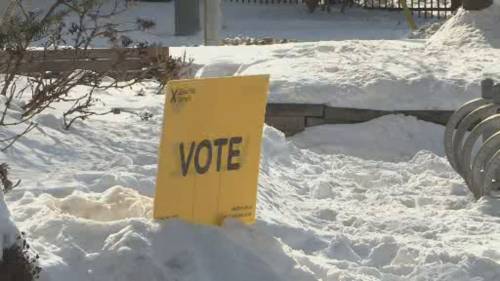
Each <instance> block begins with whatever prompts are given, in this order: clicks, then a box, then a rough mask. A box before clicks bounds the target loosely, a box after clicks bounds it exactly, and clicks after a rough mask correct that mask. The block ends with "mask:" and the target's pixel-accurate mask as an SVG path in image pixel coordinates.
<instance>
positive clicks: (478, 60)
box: [172, 40, 500, 110]
mask: <svg viewBox="0 0 500 281" xmlns="http://www.w3.org/2000/svg"><path fill="white" fill-rule="evenodd" d="M426 46H427V44H426V42H425V41H423V40H407V41H398V40H385V41H381V40H365V41H362V40H355V41H329V42H314V43H291V44H282V45H274V46H237V47H235V46H224V47H202V48H172V53H173V54H174V55H183V54H184V52H186V54H187V56H189V57H192V58H193V59H194V61H195V62H196V64H199V65H202V67H201V69H200V70H199V71H198V73H197V76H198V77H215V76H244V75H255V74H269V75H270V77H271V81H270V88H269V102H271V103H318V104H328V105H331V106H338V107H352V108H367V109H382V110H403V109H408V110H424V109H425V110H434V109H446V110H455V109H457V108H458V107H460V106H461V105H462V104H463V103H465V102H467V101H469V100H471V99H474V98H476V97H478V96H479V95H480V92H481V89H480V81H481V80H482V79H484V78H485V77H490V78H493V79H499V80H500V69H499V68H498V61H499V60H500V49H495V48H490V47H487V48H478V49H475V50H474V52H465V51H463V50H462V49H460V48H453V49H450V50H447V51H446V52H443V51H442V50H441V49H437V48H427V47H426ZM423 57H425V59H422V58H423ZM486 69H488V73H485V72H486Z"/></svg>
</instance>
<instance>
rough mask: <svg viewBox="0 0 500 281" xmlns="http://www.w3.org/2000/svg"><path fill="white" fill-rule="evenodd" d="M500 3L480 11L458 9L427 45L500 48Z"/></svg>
mask: <svg viewBox="0 0 500 281" xmlns="http://www.w3.org/2000/svg"><path fill="white" fill-rule="evenodd" d="M499 26H500V3H498V1H496V2H495V4H494V5H493V6H491V7H489V8H487V9H485V10H482V11H466V10H464V9H460V10H458V12H457V14H456V15H455V16H453V17H452V18H451V19H449V20H448V21H447V22H446V23H445V24H444V25H443V26H442V27H441V29H439V30H438V32H436V34H434V35H433V36H432V37H431V38H430V39H429V42H428V46H429V47H431V48H432V47H453V48H464V47H466V48H471V47H473V48H477V47H485V46H486V47H488V46H490V47H493V48H500V28H499Z"/></svg>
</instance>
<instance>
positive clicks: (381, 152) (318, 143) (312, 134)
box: [292, 115, 444, 161]
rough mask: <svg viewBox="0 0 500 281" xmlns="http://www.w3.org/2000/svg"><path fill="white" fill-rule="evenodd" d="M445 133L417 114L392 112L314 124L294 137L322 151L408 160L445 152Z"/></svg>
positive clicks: (305, 144)
mask: <svg viewBox="0 0 500 281" xmlns="http://www.w3.org/2000/svg"><path fill="white" fill-rule="evenodd" d="M443 134H444V128H443V126H439V125H436V124H432V123H428V122H424V121H420V120H417V119H416V118H415V117H408V116H402V115H388V116H384V117H381V118H377V119H375V120H372V121H369V122H365V123H360V124H354V125H322V126H316V127H310V128H307V129H306V131H305V132H303V133H300V134H298V135H296V136H294V137H293V138H292V140H293V142H294V143H295V144H296V145H297V146H299V147H302V148H308V149H311V150H313V151H316V152H318V153H329V154H339V153H343V154H347V155H354V156H358V157H362V158H365V159H372V160H385V161H407V160H409V159H411V158H412V157H413V156H414V155H415V154H416V153H417V152H419V151H421V150H429V151H432V152H434V153H436V154H438V155H444V151H443V145H442V139H443ZM374 140H376V141H374Z"/></svg>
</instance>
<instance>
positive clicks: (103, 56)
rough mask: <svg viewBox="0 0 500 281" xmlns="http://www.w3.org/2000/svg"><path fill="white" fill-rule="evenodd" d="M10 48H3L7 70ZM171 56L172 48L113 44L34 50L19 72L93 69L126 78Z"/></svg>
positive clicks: (0, 67)
mask: <svg viewBox="0 0 500 281" xmlns="http://www.w3.org/2000/svg"><path fill="white" fill-rule="evenodd" d="M14 55H15V54H12V53H10V52H6V51H0V72H5V71H6V68H7V67H9V66H8V63H7V62H8V61H9V60H11V56H14ZM168 57H169V49H168V48H167V47H161V48H159V47H158V48H113V49H86V50H83V49H59V50H31V51H28V52H27V53H26V54H24V56H23V60H22V61H21V63H20V65H19V67H18V68H17V72H18V73H20V74H26V75H31V74H36V73H45V72H51V73H61V72H72V71H74V70H76V69H84V70H91V71H95V72H99V73H106V75H108V76H111V77H113V78H117V79H121V80H126V79H129V78H130V77H133V76H134V75H136V74H137V73H140V72H141V71H142V70H143V69H144V68H148V67H151V66H154V65H158V67H161V66H162V62H166V61H167V59H168Z"/></svg>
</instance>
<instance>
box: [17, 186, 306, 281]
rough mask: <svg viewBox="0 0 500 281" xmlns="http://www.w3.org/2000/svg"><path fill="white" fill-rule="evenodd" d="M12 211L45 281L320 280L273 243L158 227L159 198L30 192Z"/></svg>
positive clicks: (227, 229)
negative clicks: (26, 235)
mask: <svg viewBox="0 0 500 281" xmlns="http://www.w3.org/2000/svg"><path fill="white" fill-rule="evenodd" d="M12 208H13V210H14V212H15V213H16V217H17V219H18V220H20V221H22V225H23V226H24V228H25V230H26V231H27V232H28V233H29V235H30V236H31V237H33V238H34V239H35V243H33V246H34V247H35V249H36V250H37V251H38V252H39V253H40V256H41V261H42V267H43V269H44V271H43V272H42V278H41V280H42V281H44V280H47V281H48V280H52V281H53V280H61V281H62V280H66V278H67V276H69V275H71V276H72V280H82V281H83V280H123V281H136V280H156V281H163V280H170V278H172V279H174V280H193V281H195V280H213V281H216V280H248V281H250V280H269V281H274V280H304V281H305V280H314V278H312V275H311V274H310V273H307V272H303V271H301V270H299V269H296V267H297V263H296V262H295V261H294V260H293V259H292V258H290V257H288V256H287V255H286V253H285V252H284V249H283V246H282V245H281V244H280V243H279V242H278V241H277V240H275V239H274V238H273V237H271V236H269V235H266V234H265V233H260V232H259V231H250V230H249V229H248V228H247V227H245V226H243V225H241V224H240V223H238V222H231V221H228V222H227V224H226V225H225V226H224V227H223V228H221V229H219V228H214V227H204V226H195V225H189V224H186V223H183V222H180V221H169V222H160V221H153V220H152V219H151V218H152V215H151V211H152V199H151V198H150V197H145V196H142V195H140V194H139V193H138V192H137V191H135V190H132V189H130V188H124V187H120V186H114V187H110V188H109V189H108V190H106V191H105V192H103V193H84V192H80V191H75V192H74V193H72V194H71V195H68V196H66V197H61V198H57V197H53V196H51V195H49V194H42V195H40V196H35V195H34V194H32V193H30V192H26V193H24V195H23V197H22V198H19V200H17V201H16V202H15V203H14V204H12Z"/></svg>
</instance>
